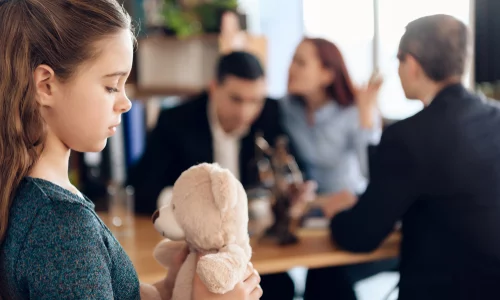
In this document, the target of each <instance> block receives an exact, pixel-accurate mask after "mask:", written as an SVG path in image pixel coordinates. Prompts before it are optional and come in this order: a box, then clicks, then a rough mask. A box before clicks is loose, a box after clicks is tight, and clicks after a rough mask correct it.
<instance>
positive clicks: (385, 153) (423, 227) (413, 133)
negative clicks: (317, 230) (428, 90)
mask: <svg viewBox="0 0 500 300" xmlns="http://www.w3.org/2000/svg"><path fill="white" fill-rule="evenodd" d="M499 129H500V110H498V108H495V107H493V106H491V105H488V104H485V103H484V102H482V101H481V100H480V99H479V97H476V96H474V95H472V94H470V93H469V92H467V91H466V90H465V88H463V87H462V86H461V85H452V86H449V87H447V88H445V89H444V90H443V91H441V92H440V93H439V95H438V96H437V97H436V98H435V99H434V100H433V102H432V103H431V104H430V105H429V106H428V107H427V108H425V109H424V110H423V111H422V112H420V113H418V114H416V115H415V116H413V117H411V118H409V119H407V120H404V121H401V122H399V123H396V124H394V125H392V126H390V127H389V128H388V129H387V130H386V132H384V136H383V137H382V141H381V143H380V145H379V149H377V151H376V153H375V154H374V157H373V159H374V160H375V161H374V163H373V164H372V166H373V168H374V169H373V170H372V171H373V172H371V176H372V178H371V182H370V185H369V187H368V188H367V191H366V193H365V194H364V195H363V196H362V197H361V198H360V200H359V203H358V205H357V206H356V207H355V208H354V209H353V210H352V211H350V212H346V213H345V214H341V215H339V216H338V217H336V218H335V219H334V220H333V222H332V232H333V236H334V238H335V239H336V240H337V242H338V243H339V245H340V246H342V247H344V248H347V249H350V250H354V251H368V250H371V249H372V248H374V247H376V246H377V245H378V243H379V242H380V241H381V240H382V239H383V237H384V236H386V235H387V233H388V232H390V231H391V230H392V228H393V225H394V222H395V221H397V220H401V219H402V221H403V229H402V231H403V243H402V249H401V267H400V270H401V282H400V299H401V300H408V299H486V297H487V296H489V295H491V293H492V292H493V291H495V290H496V285H497V282H500V184H498V183H500V134H499ZM360 223H361V224H360ZM348 227H350V228H348ZM359 235H361V236H359Z"/></svg>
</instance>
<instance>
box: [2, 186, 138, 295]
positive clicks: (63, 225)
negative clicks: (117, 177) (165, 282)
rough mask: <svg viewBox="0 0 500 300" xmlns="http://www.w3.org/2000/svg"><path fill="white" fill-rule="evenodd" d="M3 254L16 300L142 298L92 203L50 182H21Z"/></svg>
mask: <svg viewBox="0 0 500 300" xmlns="http://www.w3.org/2000/svg"><path fill="white" fill-rule="evenodd" d="M1 251H2V253H1V254H2V256H1V257H2V261H0V263H2V265H3V268H2V269H3V270H2V271H3V272H2V273H3V274H0V276H6V281H7V284H8V286H9V288H10V293H11V294H13V295H12V296H13V297H14V299H140V292H139V280H138V277H137V274H136V272H135V270H134V267H133V265H132V263H131V261H130V259H129V258H128V256H127V255H126V254H125V252H124V251H123V249H122V248H121V246H120V244H119V243H118V242H117V240H116V239H115V238H114V237H113V235H112V234H111V232H110V231H109V230H108V228H107V227H106V226H105V225H104V224H103V222H102V221H101V220H100V219H99V217H98V216H97V215H96V214H95V212H94V205H93V203H92V202H91V201H90V200H89V199H83V198H81V197H79V196H77V195H75V194H73V193H71V192H70V191H68V190H66V189H63V188H62V187H60V186H58V185H55V184H53V183H51V182H48V181H45V180H42V179H36V178H31V177H27V178H25V179H24V180H23V181H22V183H21V185H20V186H19V188H18V189H17V193H16V197H15V199H14V202H13V205H12V208H11V211H10V221H9V228H8V231H7V236H6V240H5V241H4V244H3V246H2V249H1Z"/></svg>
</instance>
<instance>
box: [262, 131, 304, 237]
mask: <svg viewBox="0 0 500 300" xmlns="http://www.w3.org/2000/svg"><path fill="white" fill-rule="evenodd" d="M255 144H256V145H257V146H258V149H259V151H257V152H256V164H257V169H258V172H259V181H260V188H262V189H268V190H269V191H271V193H272V201H271V206H272V213H273V217H274V222H273V224H272V225H271V227H270V228H269V229H268V230H267V231H266V233H265V234H264V236H263V239H264V240H272V241H274V242H276V243H278V244H279V245H290V244H295V243H297V242H298V237H297V236H296V234H295V231H296V228H297V225H298V223H299V220H300V216H295V215H293V214H292V213H291V208H292V195H293V192H294V189H296V187H297V185H299V184H302V183H303V178H302V173H301V172H300V169H299V168H298V166H297V163H296V161H295V158H294V157H293V156H292V155H291V154H290V153H289V152H288V138H287V137H286V136H280V137H278V138H277V140H276V143H275V147H274V148H272V147H271V146H270V145H269V143H268V142H267V141H266V140H265V139H264V138H263V136H262V135H260V134H258V135H257V136H256V140H255Z"/></svg>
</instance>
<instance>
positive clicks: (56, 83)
mask: <svg viewBox="0 0 500 300" xmlns="http://www.w3.org/2000/svg"><path fill="white" fill-rule="evenodd" d="M95 50H97V52H96V53H97V56H96V57H95V58H94V59H92V60H91V61H89V62H88V63H84V64H83V65H81V66H80V67H78V68H77V70H76V73H75V74H74V75H73V76H72V77H71V78H70V79H69V80H68V81H64V82H62V81H60V80H58V79H57V78H56V76H54V73H53V70H52V69H51V68H50V67H48V66H44V65H41V66H39V67H38V68H37V69H36V70H35V73H34V76H35V82H36V86H37V95H38V101H39V102H40V104H41V113H42V116H43V118H44V120H45V122H46V124H47V127H48V128H47V129H48V135H49V137H50V136H52V137H57V138H58V139H59V140H60V141H61V142H62V143H63V144H64V145H66V146H67V147H68V148H70V149H73V150H76V151H79V152H97V151H101V150H102V149H104V147H105V146H106V141H107V138H109V137H110V136H112V135H113V134H114V133H115V131H116V127H117V126H118V125H119V124H120V121H121V115H122V114H123V113H125V112H127V111H129V110H130V108H131V102H130V100H129V99H128V98H127V96H126V95H125V81H126V79H127V77H128V76H129V74H130V70H131V68H132V60H133V42H132V36H131V33H130V31H128V30H122V31H120V32H119V33H117V34H116V35H112V36H109V37H107V38H106V39H104V40H101V41H99V42H98V43H96V45H95Z"/></svg>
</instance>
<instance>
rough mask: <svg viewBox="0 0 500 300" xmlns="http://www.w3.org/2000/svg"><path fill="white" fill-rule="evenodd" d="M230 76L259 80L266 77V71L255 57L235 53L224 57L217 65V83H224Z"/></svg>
mask: <svg viewBox="0 0 500 300" xmlns="http://www.w3.org/2000/svg"><path fill="white" fill-rule="evenodd" d="M228 76H235V77H238V78H241V79H247V80H257V79H259V78H261V77H263V76H264V69H263V68H262V65H261V63H260V61H259V59H258V58H257V57H256V56H255V55H253V54H250V53H248V52H243V51H235V52H231V53H229V54H226V55H224V56H222V57H221V58H220V60H219V63H218V64H217V82H218V83H223V82H224V80H225V79H226V78H227V77H228Z"/></svg>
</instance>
